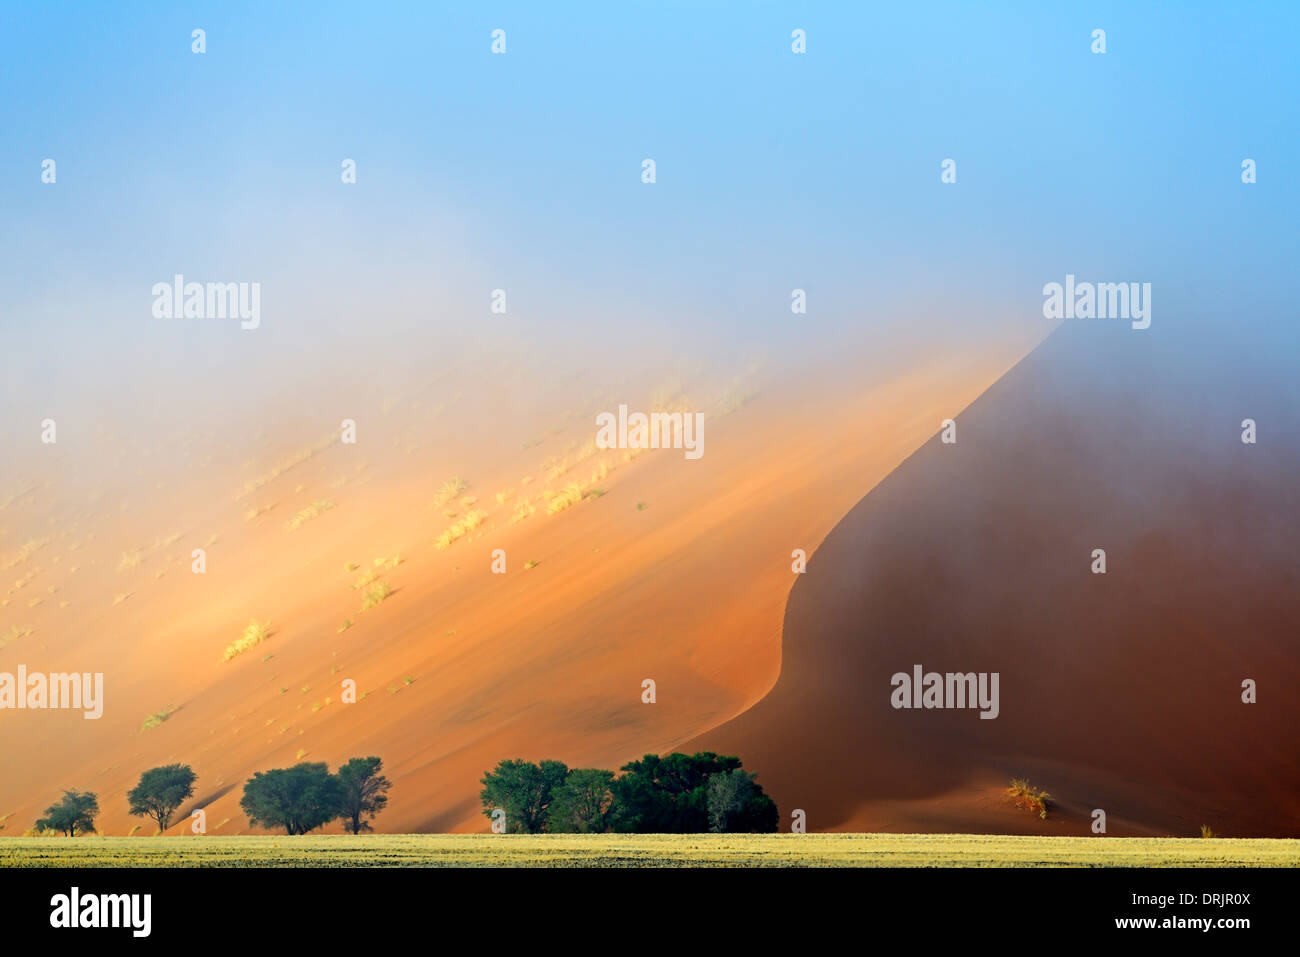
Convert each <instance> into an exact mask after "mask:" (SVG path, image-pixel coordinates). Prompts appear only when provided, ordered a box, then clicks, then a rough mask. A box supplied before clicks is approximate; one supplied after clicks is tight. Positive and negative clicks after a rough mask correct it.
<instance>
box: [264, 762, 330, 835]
mask: <svg viewBox="0 0 1300 957" xmlns="http://www.w3.org/2000/svg"><path fill="white" fill-rule="evenodd" d="M342 797H343V785H342V783H341V782H340V781H339V779H338V778H337V777H335V776H334V775H332V774H330V771H329V768H328V767H327V766H326V765H325V763H324V762H311V761H304V762H303V763H302V764H295V765H294V766H293V767H291V768H275V769H273V770H270V771H258V772H257V773H256V774H254V775H253V776H252V777H251V778H249V779H248V781H247V783H245V785H244V796H243V797H242V798H240V799H239V806H240V807H241V808H242V809H243V811H244V813H245V814H246V815H248V821H249V823H250V824H256V825H260V826H262V827H282V828H284V830H285V833H286V834H306V833H307V832H308V831H314V830H315V829H316V828H318V827H321V826H322V825H324V824H328V823H329V822H330V821H332V820H334V819H335V818H336V817H338V816H339V813H340V811H339V808H340V806H341V803H342Z"/></svg>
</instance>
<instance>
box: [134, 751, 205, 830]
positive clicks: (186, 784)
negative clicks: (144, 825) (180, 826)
mask: <svg viewBox="0 0 1300 957" xmlns="http://www.w3.org/2000/svg"><path fill="white" fill-rule="evenodd" d="M195 777H196V776H195V774H194V769H193V768H191V767H190V766H189V765H188V764H165V765H163V766H162V767H158V768H150V769H149V770H148V771H146V772H144V774H142V775H140V783H139V784H137V785H136V786H135V787H133V788H132V789H131V790H130V792H129V793H128V794H127V796H126V799H127V801H128V803H129V805H130V807H129V810H130V813H132V814H134V815H136V816H137V817H151V818H153V819H154V820H155V821H157V822H158V830H159V832H165V831H166V830H167V828H168V827H170V826H171V823H172V815H173V814H175V813H176V809H177V808H178V807H180V806H181V804H182V803H183V802H184V801H186V800H188V799H189V798H190V797H192V796H193V795H194V781H195Z"/></svg>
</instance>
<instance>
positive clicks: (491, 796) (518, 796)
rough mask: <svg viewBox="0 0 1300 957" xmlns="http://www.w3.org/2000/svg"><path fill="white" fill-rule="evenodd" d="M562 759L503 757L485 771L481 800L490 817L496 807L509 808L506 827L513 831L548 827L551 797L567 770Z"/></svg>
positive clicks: (538, 832) (523, 832) (531, 830)
mask: <svg viewBox="0 0 1300 957" xmlns="http://www.w3.org/2000/svg"><path fill="white" fill-rule="evenodd" d="M568 771H569V769H568V768H567V767H565V766H564V764H563V763H562V762H560V761H543V762H542V763H541V764H533V763H532V762H531V761H522V760H519V759H518V758H516V759H514V760H508V761H502V762H501V763H500V764H498V765H497V766H496V769H495V770H492V771H489V772H488V773H487V774H485V775H483V777H482V779H481V782H480V783H481V784H482V785H483V790H482V791H480V792H479V800H480V801H481V802H482V803H483V813H484V814H486V815H487V816H488V817H491V816H492V812H493V811H494V810H496V809H497V808H501V809H502V810H504V811H505V812H506V830H507V831H508V832H510V833H512V834H540V833H541V832H542V831H544V830H545V829H546V817H547V813H548V812H549V810H550V806H551V799H552V796H553V794H554V792H555V791H556V789H557V788H559V787H560V786H561V785H563V784H564V779H565V777H566V775H567V774H568Z"/></svg>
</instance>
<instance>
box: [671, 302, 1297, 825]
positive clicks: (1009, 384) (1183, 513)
mask: <svg viewBox="0 0 1300 957" xmlns="http://www.w3.org/2000/svg"><path fill="white" fill-rule="evenodd" d="M1254 335H1257V333H1255V334H1252V335H1248V334H1247V333H1246V331H1245V330H1239V329H1234V330H1233V331H1232V334H1231V335H1230V336H1228V335H1224V334H1223V333H1221V332H1220V333H1218V334H1213V333H1211V332H1210V331H1208V330H1206V329H1199V328H1190V329H1177V330H1173V329H1169V328H1166V329H1165V330H1164V331H1160V330H1157V329H1153V330H1151V334H1149V335H1147V334H1138V333H1134V332H1131V331H1130V330H1128V329H1126V328H1122V327H1117V326H1109V327H1108V326H1107V325H1106V324H1104V323H1099V322H1098V323H1086V322H1085V323H1077V324H1067V325H1066V326H1065V327H1062V328H1061V329H1059V330H1058V331H1057V332H1056V333H1055V334H1054V335H1053V336H1052V337H1051V338H1050V339H1049V340H1048V341H1047V342H1046V343H1045V344H1044V345H1042V346H1041V347H1040V348H1039V349H1037V350H1036V351H1035V352H1033V353H1032V354H1031V355H1030V356H1028V357H1027V358H1026V359H1024V360H1023V361H1022V362H1021V363H1020V364H1019V365H1017V367H1016V368H1015V369H1014V370H1012V371H1011V372H1010V373H1008V374H1007V375H1006V376H1005V377H1003V378H1002V379H1001V380H999V381H998V383H997V384H996V385H994V386H993V387H992V388H990V389H989V390H988V391H987V392H986V393H985V394H984V395H982V396H981V397H980V398H979V399H978V400H977V401H976V402H975V403H974V404H973V405H972V406H971V407H970V408H969V409H967V410H966V411H965V412H964V413H963V414H962V415H961V416H960V417H959V419H958V441H957V443H956V444H955V445H945V444H942V443H941V442H940V441H939V438H938V436H935V437H934V438H932V439H931V440H930V441H929V442H927V443H926V444H925V445H924V447H922V448H921V449H920V450H919V451H917V452H916V454H914V455H912V456H911V457H910V458H909V459H908V460H907V461H906V462H905V463H903V464H902V465H901V466H900V467H899V468H898V469H897V470H896V471H894V472H893V473H892V474H891V475H890V476H889V477H888V478H887V479H885V481H883V482H882V483H880V485H879V486H878V487H876V488H875V489H874V490H872V491H871V492H870V493H869V494H868V495H866V496H865V498H863V500H862V501H861V502H859V503H858V504H857V505H856V506H855V507H854V508H853V510H852V511H851V513H850V514H849V515H848V516H847V517H846V518H845V519H844V520H843V521H842V522H840V523H839V524H838V525H837V526H836V527H835V529H834V531H832V532H831V534H830V535H829V536H828V537H827V538H826V541H825V542H824V543H823V544H822V546H821V547H820V548H819V549H818V551H817V553H816V555H815V556H814V557H813V560H812V562H811V563H810V566H809V569H808V572H807V574H806V575H804V576H802V577H801V578H800V580H799V581H798V582H797V583H796V584H795V586H794V588H793V590H792V593H791V596H790V601H789V605H788V608H787V610H786V615H785V624H784V632H783V648H782V665H781V676H780V680H779V681H778V683H777V685H776V687H775V688H774V689H773V691H772V692H771V694H769V695H768V696H767V697H766V698H764V700H763V701H761V702H760V703H759V704H758V705H756V706H755V707H754V708H753V709H751V710H750V711H748V712H747V713H745V714H744V715H742V716H741V717H739V718H738V719H737V720H735V721H733V722H730V723H728V724H727V725H725V726H723V727H721V728H718V729H716V730H714V731H712V732H710V733H708V734H705V735H703V736H701V737H700V738H698V739H695V740H693V741H691V742H689V743H688V745H687V746H688V747H689V748H695V747H710V748H714V749H718V750H723V751H728V752H736V753H740V754H743V755H745V758H746V762H747V764H748V765H750V766H752V767H754V768H756V769H758V770H759V771H760V780H762V782H763V783H764V784H765V786H766V788H767V789H768V790H769V792H770V793H772V794H773V796H774V797H775V799H776V800H777V802H778V804H779V805H780V806H781V808H782V809H783V812H786V813H788V812H789V811H790V810H791V809H793V808H802V809H804V810H806V812H807V814H808V826H809V828H810V829H841V830H850V829H853V830H857V829H865V830H885V831H915V830H924V831H972V832H1008V833H1045V834H1085V833H1088V832H1089V831H1088V827H1089V824H1090V822H1091V820H1092V817H1091V815H1092V811H1093V810H1094V809H1097V808H1100V809H1103V810H1105V812H1106V814H1107V817H1108V830H1107V833H1110V834H1163V835H1183V836H1194V835H1196V834H1197V833H1198V832H1199V827H1200V825H1202V824H1205V825H1209V826H1211V827H1212V828H1213V830H1214V831H1215V833H1217V834H1220V835H1225V836H1240V837H1281V836H1287V837H1295V836H1297V835H1300V751H1298V750H1297V744H1298V743H1300V697H1298V696H1297V695H1296V694H1295V693H1294V689H1295V687H1296V686H1297V682H1300V630H1297V627H1296V623H1297V621H1298V620H1300V550H1297V548H1296V544H1295V530H1296V528H1297V527H1300V496H1298V495H1297V490H1296V476H1297V474H1300V443H1297V438H1298V437H1300V429H1298V428H1297V410H1298V409H1300V402H1297V398H1298V395H1297V393H1298V392H1300V387H1298V386H1297V383H1296V380H1295V377H1294V359H1293V357H1294V355H1295V354H1296V353H1295V348H1296V344H1295V342H1294V341H1288V342H1272V341H1260V340H1258V339H1256V338H1254ZM1248 417H1249V418H1253V419H1255V420H1256V422H1257V424H1258V428H1259V441H1258V443H1257V444H1255V445H1245V444H1243V443H1242V442H1241V433H1242V428H1241V422H1242V420H1243V419H1245V418H1248ZM1094 548H1103V549H1105V552H1106V557H1107V571H1106V573H1105V574H1104V575H1100V574H1093V573H1092V572H1091V568H1090V566H1091V564H1092V558H1091V555H1092V550H1093V549H1094ZM915 664H921V665H923V666H924V667H925V669H926V670H934V671H938V672H948V671H953V672H969V671H974V672H999V673H1000V676H1001V684H1000V697H1001V713H1000V716H999V717H998V718H997V719H995V720H981V719H979V718H978V715H977V713H976V712H974V711H970V710H937V709H936V710H911V709H895V708H893V707H891V704H890V692H891V683H890V681H891V675H893V674H894V673H896V672H911V670H912V668H913V666H914V665H915ZM1245 679H1254V680H1255V681H1256V682H1257V683H1258V702H1257V703H1255V704H1245V703H1243V702H1242V697H1241V696H1242V682H1243V680H1245ZM1011 777H1028V778H1029V779H1030V780H1031V782H1032V783H1034V784H1036V785H1037V786H1039V787H1043V788H1045V789H1046V790H1048V791H1049V792H1050V793H1052V794H1053V795H1054V796H1055V798H1056V801H1057V805H1056V807H1055V808H1054V809H1053V810H1052V812H1051V814H1050V815H1049V817H1048V819H1047V820H1045V821H1044V820H1040V819H1039V818H1038V817H1037V816H1036V815H1034V814H1032V813H1027V812H1025V811H1021V810H1018V809H1015V808H1014V807H1012V806H1011V805H1010V803H1009V802H1008V801H1007V799H1006V797H1005V796H1004V794H1003V793H1002V791H1001V789H1002V788H1005V787H1006V784H1007V782H1008V779H1009V778H1011Z"/></svg>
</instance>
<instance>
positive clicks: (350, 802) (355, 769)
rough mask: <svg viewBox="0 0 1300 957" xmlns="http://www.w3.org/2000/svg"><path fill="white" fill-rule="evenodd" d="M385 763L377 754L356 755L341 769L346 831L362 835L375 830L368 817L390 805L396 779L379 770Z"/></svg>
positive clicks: (340, 777)
mask: <svg viewBox="0 0 1300 957" xmlns="http://www.w3.org/2000/svg"><path fill="white" fill-rule="evenodd" d="M383 767H384V762H383V761H381V760H380V759H379V758H376V757H373V756H372V757H368V758H353V759H352V760H351V761H349V762H348V763H347V764H345V765H343V766H342V767H341V768H339V770H338V779H339V783H340V785H341V786H342V790H341V794H340V798H339V801H340V804H339V808H340V814H341V815H342V817H343V830H345V831H347V832H348V833H349V834H360V833H361V832H362V831H369V830H373V829H372V828H371V826H370V822H369V821H368V820H367V818H374V816H375V815H376V814H378V813H379V812H380V811H382V810H383V809H384V808H386V807H387V806H388V789H389V788H390V787H392V782H390V781H389V780H388V778H386V777H384V776H383V775H382V774H380V773H379V772H380V771H381V770H383Z"/></svg>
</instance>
